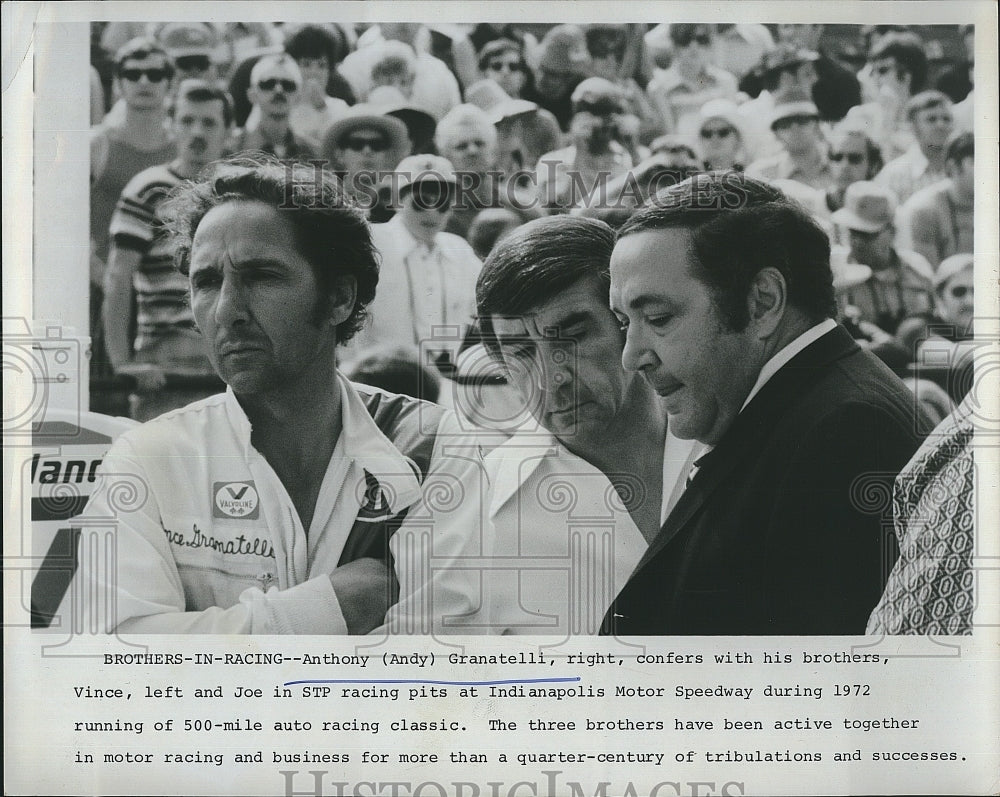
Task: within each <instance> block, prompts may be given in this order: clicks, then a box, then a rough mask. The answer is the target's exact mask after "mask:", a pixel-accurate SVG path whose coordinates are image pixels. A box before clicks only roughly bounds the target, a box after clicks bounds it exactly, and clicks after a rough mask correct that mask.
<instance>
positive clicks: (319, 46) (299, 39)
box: [285, 25, 346, 69]
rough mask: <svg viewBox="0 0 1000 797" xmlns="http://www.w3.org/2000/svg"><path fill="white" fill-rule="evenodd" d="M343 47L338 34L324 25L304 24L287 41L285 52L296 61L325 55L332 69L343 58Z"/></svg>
mask: <svg viewBox="0 0 1000 797" xmlns="http://www.w3.org/2000/svg"><path fill="white" fill-rule="evenodd" d="M342 49H343V48H342V47H341V46H340V42H338V41H337V38H336V36H334V34H333V33H332V32H331V31H329V30H327V29H326V28H325V27H323V26H322V25H303V26H302V27H300V28H298V29H296V30H295V32H294V33H292V35H291V36H289V37H288V39H287V40H286V41H285V52H286V53H288V54H289V55H290V56H291V57H292V58H294V59H295V60H296V61H298V60H299V59H300V58H319V57H321V56H324V55H325V56H326V60H327V61H328V62H329V64H330V69H333V68H334V67H335V66H336V65H337V64H338V63H340V61H341V60H343V58H344V55H346V53H344V52H342Z"/></svg>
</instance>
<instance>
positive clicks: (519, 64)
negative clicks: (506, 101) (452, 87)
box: [479, 39, 530, 99]
mask: <svg viewBox="0 0 1000 797" xmlns="http://www.w3.org/2000/svg"><path fill="white" fill-rule="evenodd" d="M479 73H480V76H481V77H482V78H483V79H487V78H488V79H490V80H495V81H496V82H497V83H498V84H499V85H500V88H502V89H503V90H504V92H506V94H507V96H508V97H511V98H513V99H519V98H520V97H521V96H522V94H521V93H522V92H523V91H524V89H525V86H526V85H527V83H528V80H529V78H530V72H529V71H528V65H527V64H526V63H525V62H524V54H523V52H522V50H521V45H520V44H519V43H518V42H516V41H514V40H513V39H494V40H493V41H489V42H486V44H484V45H483V47H482V49H481V50H480V51H479Z"/></svg>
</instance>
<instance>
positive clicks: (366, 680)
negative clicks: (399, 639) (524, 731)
mask: <svg viewBox="0 0 1000 797" xmlns="http://www.w3.org/2000/svg"><path fill="white" fill-rule="evenodd" d="M580 680H581V678H580V676H578V675H576V676H573V677H570V678H510V679H506V680H503V681H432V680H423V679H409V678H398V679H397V678H384V679H383V678H376V679H370V678H321V679H312V678H310V679H308V680H305V681H286V682H285V683H284V684H282V686H297V685H299V684H432V685H434V686H503V685H505V684H564V683H576V682H578V681H580Z"/></svg>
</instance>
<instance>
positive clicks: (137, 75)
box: [120, 69, 170, 83]
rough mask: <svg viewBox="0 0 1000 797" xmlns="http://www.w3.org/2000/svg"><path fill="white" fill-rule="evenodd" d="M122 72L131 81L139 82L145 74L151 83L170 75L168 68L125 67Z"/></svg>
mask: <svg viewBox="0 0 1000 797" xmlns="http://www.w3.org/2000/svg"><path fill="white" fill-rule="evenodd" d="M120 74H121V76H122V77H123V78H124V79H125V80H127V81H128V82H129V83H138V82H139V81H140V80H141V79H142V76H143V75H145V76H146V79H147V80H148V81H149V82H150V83H161V82H163V81H164V80H166V79H167V78H169V77H170V73H169V72H168V71H167V70H166V69H123V70H122V71H121V73H120Z"/></svg>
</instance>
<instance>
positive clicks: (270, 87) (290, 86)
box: [257, 77, 299, 94]
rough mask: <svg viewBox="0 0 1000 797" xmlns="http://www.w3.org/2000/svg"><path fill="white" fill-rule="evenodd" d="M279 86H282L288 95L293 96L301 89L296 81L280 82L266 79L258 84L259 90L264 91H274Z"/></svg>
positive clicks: (270, 78)
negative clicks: (292, 94)
mask: <svg viewBox="0 0 1000 797" xmlns="http://www.w3.org/2000/svg"><path fill="white" fill-rule="evenodd" d="M278 86H281V88H282V90H283V91H284V92H285V93H286V94H291V93H292V92H293V91H295V90H296V89H297V88H298V87H299V86H298V84H297V83H296V82H295V81H294V80H278V78H274V77H269V78H266V79H265V80H262V81H260V82H259V83H258V84H257V88H259V89H264V91H274V90H275V89H276V88H277V87H278Z"/></svg>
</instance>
